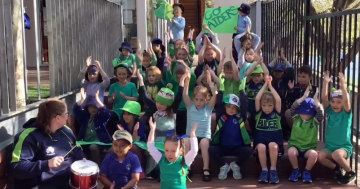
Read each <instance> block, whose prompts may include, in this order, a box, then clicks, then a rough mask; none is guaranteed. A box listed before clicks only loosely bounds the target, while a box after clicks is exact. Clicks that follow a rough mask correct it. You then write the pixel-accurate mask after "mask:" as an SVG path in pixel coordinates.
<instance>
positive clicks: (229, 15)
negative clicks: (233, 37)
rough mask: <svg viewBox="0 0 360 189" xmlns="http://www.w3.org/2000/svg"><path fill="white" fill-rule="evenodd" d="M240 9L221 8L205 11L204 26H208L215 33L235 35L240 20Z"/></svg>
mask: <svg viewBox="0 0 360 189" xmlns="http://www.w3.org/2000/svg"><path fill="white" fill-rule="evenodd" d="M238 8H239V7H236V6H231V7H219V8H208V9H205V14H204V20H203V25H204V24H207V25H208V26H209V28H210V30H211V31H213V32H214V33H235V32H236V31H235V29H234V28H235V26H237V23H238V19H239V11H238Z"/></svg>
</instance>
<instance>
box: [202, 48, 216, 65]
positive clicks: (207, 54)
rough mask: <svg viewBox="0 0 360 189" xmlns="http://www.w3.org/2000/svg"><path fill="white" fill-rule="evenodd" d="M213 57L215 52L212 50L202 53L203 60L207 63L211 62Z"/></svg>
mask: <svg viewBox="0 0 360 189" xmlns="http://www.w3.org/2000/svg"><path fill="white" fill-rule="evenodd" d="M214 57H215V51H214V50H212V49H207V50H206V51H205V53H204V59H205V60H206V61H208V62H210V61H213V60H214Z"/></svg>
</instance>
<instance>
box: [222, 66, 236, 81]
mask: <svg viewBox="0 0 360 189" xmlns="http://www.w3.org/2000/svg"><path fill="white" fill-rule="evenodd" d="M224 77H225V78H226V79H232V78H234V76H233V71H232V70H231V69H228V68H224Z"/></svg>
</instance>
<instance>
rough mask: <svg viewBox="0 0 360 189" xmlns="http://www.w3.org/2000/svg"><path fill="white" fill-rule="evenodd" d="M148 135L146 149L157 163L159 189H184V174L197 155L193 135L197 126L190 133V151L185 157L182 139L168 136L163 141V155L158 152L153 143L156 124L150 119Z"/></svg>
mask: <svg viewBox="0 0 360 189" xmlns="http://www.w3.org/2000/svg"><path fill="white" fill-rule="evenodd" d="M149 124H150V128H151V131H150V135H149V139H148V143H147V146H148V149H149V153H150V155H151V156H152V157H153V159H154V160H155V161H156V162H157V163H158V165H159V167H160V172H161V175H160V177H161V185H160V189H186V173H187V170H188V168H189V167H190V165H191V163H192V162H193V161H194V159H195V157H196V155H197V153H198V146H197V144H198V140H197V137H196V135H195V131H196V128H197V124H195V125H194V126H193V127H192V130H191V132H190V144H191V149H190V151H189V152H188V153H187V154H186V155H185V146H184V143H185V142H184V137H182V136H181V137H180V136H178V135H170V136H167V137H166V139H165V144H164V147H165V153H164V154H162V153H161V152H159V151H158V150H157V149H156V147H155V143H154V134H155V129H156V123H154V122H153V121H152V118H150V122H149Z"/></svg>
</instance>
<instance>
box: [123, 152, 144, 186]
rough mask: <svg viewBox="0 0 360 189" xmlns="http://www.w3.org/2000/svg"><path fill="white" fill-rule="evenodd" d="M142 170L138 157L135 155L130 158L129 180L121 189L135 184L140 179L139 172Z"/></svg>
mask: <svg viewBox="0 0 360 189" xmlns="http://www.w3.org/2000/svg"><path fill="white" fill-rule="evenodd" d="M141 172H143V171H142V168H141V164H140V160H139V158H138V157H137V156H136V157H135V158H133V159H132V160H131V180H129V182H128V183H127V184H126V185H125V186H123V187H122V188H121V189H130V188H133V187H135V186H136V184H137V183H138V182H139V180H140V173H141Z"/></svg>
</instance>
